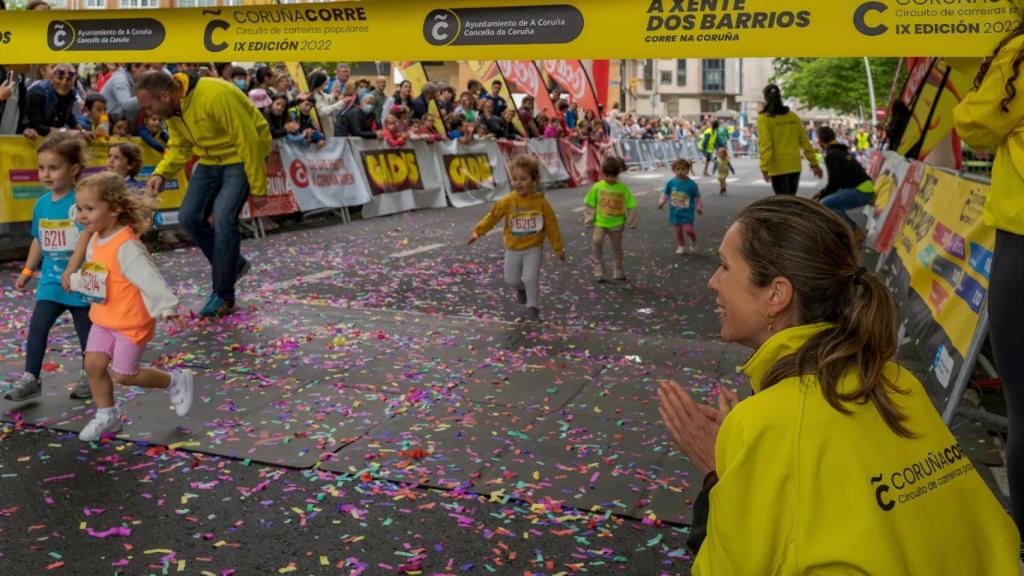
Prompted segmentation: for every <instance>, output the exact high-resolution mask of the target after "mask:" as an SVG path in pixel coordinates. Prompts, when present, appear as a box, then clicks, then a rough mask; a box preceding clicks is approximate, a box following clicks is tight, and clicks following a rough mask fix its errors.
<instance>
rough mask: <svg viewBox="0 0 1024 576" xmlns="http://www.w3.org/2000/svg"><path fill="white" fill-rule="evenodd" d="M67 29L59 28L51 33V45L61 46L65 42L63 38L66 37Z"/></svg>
mask: <svg viewBox="0 0 1024 576" xmlns="http://www.w3.org/2000/svg"><path fill="white" fill-rule="evenodd" d="M67 35H68V33H67V31H65V30H63V29H61V30H57V31H56V32H54V33H53V45H54V46H56V47H57V48H63V47H64V46H65V45H66V44H67V42H66V41H65V40H64V38H65V37H67Z"/></svg>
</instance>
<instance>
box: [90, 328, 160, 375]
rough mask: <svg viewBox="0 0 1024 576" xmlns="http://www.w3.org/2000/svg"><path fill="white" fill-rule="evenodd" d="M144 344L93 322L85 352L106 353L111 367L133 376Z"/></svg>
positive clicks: (117, 371)
mask: <svg viewBox="0 0 1024 576" xmlns="http://www.w3.org/2000/svg"><path fill="white" fill-rule="evenodd" d="M145 349H146V345H145V344H143V345H142V346H139V345H138V344H136V343H135V342H132V340H131V338H129V337H127V336H125V335H124V334H122V333H120V332H118V331H117V330H111V329H110V328H104V327H103V326H100V325H99V324H93V325H92V328H91V329H90V330H89V341H88V343H86V345H85V351H86V353H89V352H96V353H99V354H106V355H107V358H110V365H111V366H110V367H111V369H112V370H113V371H114V372H116V373H118V374H122V375H124V376H135V375H136V374H138V373H139V359H140V358H142V352H143V351H144V350H145Z"/></svg>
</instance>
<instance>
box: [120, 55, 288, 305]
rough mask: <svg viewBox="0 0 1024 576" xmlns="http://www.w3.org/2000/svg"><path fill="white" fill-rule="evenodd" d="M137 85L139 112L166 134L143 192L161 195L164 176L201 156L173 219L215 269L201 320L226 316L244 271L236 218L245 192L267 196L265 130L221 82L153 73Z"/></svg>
mask: <svg viewBox="0 0 1024 576" xmlns="http://www.w3.org/2000/svg"><path fill="white" fill-rule="evenodd" d="M135 88H136V93H137V96H138V99H139V106H140V108H142V110H144V111H145V112H146V113H148V114H159V115H161V116H162V117H163V118H164V119H165V120H166V121H167V129H168V132H169V134H170V142H169V143H168V145H167V153H166V154H165V155H164V159H163V160H162V161H161V162H160V164H159V165H157V167H156V169H155V170H154V171H153V176H152V177H150V179H149V181H148V182H146V190H147V192H149V193H150V194H151V195H154V196H155V195H156V194H158V193H159V191H160V189H161V187H162V186H163V184H164V182H165V181H166V179H167V178H168V177H170V176H173V175H175V174H177V173H178V172H179V171H180V170H181V169H182V168H183V167H184V166H185V164H186V163H187V162H188V161H189V160H191V159H192V155H193V154H196V155H198V156H199V163H198V164H197V165H196V167H195V170H194V171H193V172H192V177H191V179H190V180H189V185H188V191H187V192H186V194H185V198H184V200H182V203H181V208H180V210H179V212H178V214H179V219H180V222H181V226H182V228H184V229H185V232H187V233H188V235H189V236H190V237H191V238H192V240H193V241H194V242H195V243H196V244H197V245H198V246H199V248H200V250H202V251H203V255H204V256H206V259H207V260H209V262H210V265H211V266H212V267H213V292H212V293H211V294H210V296H209V299H208V300H207V302H206V304H205V305H204V306H203V309H202V310H201V311H200V313H199V315H200V316H203V317H216V316H222V315H224V314H230V313H231V312H233V311H234V308H235V283H236V282H237V281H238V278H239V277H240V276H242V275H244V274H245V273H246V272H248V269H249V263H248V262H247V261H246V260H245V259H244V258H242V255H241V252H240V248H241V239H242V235H241V232H240V231H239V228H238V216H239V214H240V213H241V211H242V208H243V206H244V205H245V202H246V200H247V199H248V198H249V194H252V195H254V196H266V195H267V170H266V158H267V156H268V155H269V154H270V142H271V136H270V126H269V125H268V124H267V121H266V119H265V118H264V117H263V115H262V114H261V113H260V111H259V110H257V109H256V107H255V106H253V104H252V102H251V101H250V100H249V99H248V98H247V97H246V95H245V94H244V93H242V92H240V91H239V90H238V89H237V88H235V87H234V86H232V85H231V84H228V83H227V82H224V81H223V80H219V79H215V78H199V77H198V76H196V75H195V74H192V73H189V72H182V73H178V74H175V75H174V76H173V77H172V76H171V75H169V74H167V73H165V72H159V71H154V72H147V73H146V74H144V75H143V76H142V77H141V78H139V80H138V82H137V83H136V86H135ZM211 214H212V215H213V223H212V225H211V224H210V215H211Z"/></svg>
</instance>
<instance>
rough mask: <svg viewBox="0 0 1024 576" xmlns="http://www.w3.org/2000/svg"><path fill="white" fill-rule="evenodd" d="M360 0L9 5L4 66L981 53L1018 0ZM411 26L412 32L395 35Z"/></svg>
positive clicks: (1005, 27) (1012, 24)
mask: <svg viewBox="0 0 1024 576" xmlns="http://www.w3.org/2000/svg"><path fill="white" fill-rule="evenodd" d="M460 4H463V3H461V2H460V3H455V2H450V3H449V2H440V1H437V0H433V1H432V0H426V1H420V0H351V1H348V2H335V3H323V4H278V5H259V6H218V7H212V6H211V7H207V8H186V9H161V10H82V11H74V12H72V11H61V10H51V11H9V12H4V17H3V20H2V22H0V48H2V51H3V53H2V55H0V60H3V61H4V63H5V64H43V63H47V64H52V63H56V62H182V61H184V62H211V61H215V62H224V61H258V60H267V59H272V60H276V61H282V60H283V61H311V62H323V61H339V60H342V61H350V62H351V61H381V60H392V61H406V60H418V61H423V60H499V59H502V58H507V57H508V56H509V55H510V54H515V55H516V57H517V58H519V59H522V60H544V59H549V58H557V59H569V60H574V59H608V58H687V57H704V56H706V55H707V54H714V55H715V56H716V57H719V58H729V57H776V56H789V57H822V56H901V57H902V56H915V55H920V54H933V55H942V56H945V57H982V56H985V55H987V54H989V53H990V52H991V51H992V48H993V46H995V44H996V43H997V42H998V41H999V40H1000V39H1001V38H1002V37H1003V36H1005V35H1006V33H1007V32H1009V31H1010V30H1013V29H1014V28H1016V26H1017V24H1018V22H1019V21H1020V12H1019V9H1018V8H1017V5H1016V2H1014V1H1013V0H828V1H823V0H631V1H629V0H627V1H623V0H586V2H584V1H583V0H537V1H534V2H521V1H513V0H507V1H506V0H476V1H475V2H473V3H472V4H473V6H472V7H465V6H460ZM396 38H401V39H402V41H401V42H395V41H394V40H395V39H396Z"/></svg>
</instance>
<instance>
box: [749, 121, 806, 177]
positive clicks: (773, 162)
mask: <svg viewBox="0 0 1024 576" xmlns="http://www.w3.org/2000/svg"><path fill="white" fill-rule="evenodd" d="M757 138H758V140H757V141H758V143H759V147H760V152H761V172H767V173H768V175H769V176H778V175H780V174H794V173H796V172H799V171H800V166H801V164H800V150H801V149H803V151H804V157H805V158H807V161H808V162H810V164H811V166H817V165H818V159H817V155H816V154H815V153H814V147H813V146H811V140H810V139H809V138H808V137H807V131H806V130H804V124H803V122H802V121H801V120H800V117H799V116H797V115H796V113H795V112H792V111H791V112H787V113H786V114H782V115H781V116H769V115H767V114H765V113H763V112H762V113H761V114H758V115H757Z"/></svg>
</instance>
